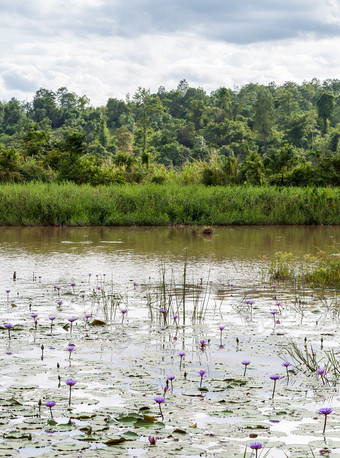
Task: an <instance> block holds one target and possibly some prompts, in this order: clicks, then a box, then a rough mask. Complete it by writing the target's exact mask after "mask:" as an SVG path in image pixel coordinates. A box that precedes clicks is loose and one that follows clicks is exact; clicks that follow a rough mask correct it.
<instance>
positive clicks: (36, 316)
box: [31, 313, 38, 329]
mask: <svg viewBox="0 0 340 458" xmlns="http://www.w3.org/2000/svg"><path fill="white" fill-rule="evenodd" d="M31 317H32V318H33V319H34V328H35V329H37V326H38V320H37V318H38V314H37V313H32V314H31Z"/></svg>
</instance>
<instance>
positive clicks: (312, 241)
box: [0, 226, 340, 288]
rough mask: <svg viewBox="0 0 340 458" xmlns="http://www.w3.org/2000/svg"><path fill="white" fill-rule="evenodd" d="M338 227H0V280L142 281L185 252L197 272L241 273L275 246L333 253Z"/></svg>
mask: <svg viewBox="0 0 340 458" xmlns="http://www.w3.org/2000/svg"><path fill="white" fill-rule="evenodd" d="M339 246H340V226H331V227H322V226H315V227H313V226H272V227H268V226H265V227H227V228H217V229H216V230H215V232H214V235H213V236H212V237H209V238H205V237H202V235H201V234H200V231H199V230H198V229H193V228H172V227H152V228H124V227H123V228H122V227H119V228H116V227H113V228H108V227H90V228H51V227H24V228H21V227H2V228H1V229H0V266H1V267H0V272H2V274H1V276H0V285H2V286H3V287H5V288H6V287H7V286H9V281H10V280H11V278H12V274H13V272H14V271H16V272H17V276H18V278H20V277H23V276H27V275H31V274H32V272H35V273H36V274H37V275H39V276H41V277H42V278H44V279H46V280H49V281H59V280H60V281H75V280H76V279H77V277H79V276H80V275H81V276H83V275H84V273H85V274H86V273H87V272H88V273H92V274H103V273H106V274H107V276H108V278H109V276H112V278H113V279H114V281H115V282H117V283H122V284H123V283H126V282H127V281H129V280H133V281H136V282H145V281H147V279H148V278H149V277H150V276H151V277H152V276H153V275H158V273H159V270H160V267H161V266H165V267H166V268H167V269H169V268H171V269H175V270H176V269H179V268H180V266H183V263H184V259H185V256H187V260H188V265H189V272H190V274H191V275H195V276H198V277H203V278H204V277H205V278H206V277H207V275H208V272H210V275H220V273H221V269H222V270H223V272H224V273H226V275H227V276H228V277H229V278H230V279H233V278H238V277H239V278H242V277H243V275H244V273H243V272H244V269H245V268H247V269H249V268H250V269H251V270H252V269H255V270H256V269H257V268H258V266H259V262H258V260H259V257H263V256H266V257H270V256H272V255H273V254H274V253H275V252H277V251H283V252H291V253H293V254H294V255H296V256H303V255H304V254H306V253H316V252H318V251H319V250H325V251H327V252H338V251H339Z"/></svg>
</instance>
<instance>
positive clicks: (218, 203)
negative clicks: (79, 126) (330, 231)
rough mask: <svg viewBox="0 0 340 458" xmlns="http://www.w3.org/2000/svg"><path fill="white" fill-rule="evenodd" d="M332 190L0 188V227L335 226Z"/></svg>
mask: <svg viewBox="0 0 340 458" xmlns="http://www.w3.org/2000/svg"><path fill="white" fill-rule="evenodd" d="M339 208H340V192H339V190H338V189H337V188H279V187H265V186H263V187H253V186H238V187H235V186H228V187H222V186H218V187H205V186H199V185H195V186H181V185H178V184H172V185H170V184H163V185H159V184H155V183H153V184H149V185H144V186H136V185H115V186H97V187H92V186H90V185H82V186H77V185H75V184H72V183H64V184H48V183H28V184H11V183H8V184H3V185H1V186H0V224H2V225H35V224H42V225H55V226H63V225H69V226H83V225H92V226H94V225H99V226H105V225H107V226H109V225H167V224H189V225H194V224H198V225H259V224H262V225H263V224H339V223H340V219H339V218H340V212H339Z"/></svg>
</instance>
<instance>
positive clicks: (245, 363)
mask: <svg viewBox="0 0 340 458" xmlns="http://www.w3.org/2000/svg"><path fill="white" fill-rule="evenodd" d="M241 364H243V365H244V372H243V377H245V376H246V372H247V367H248V366H249V364H250V361H247V360H246V361H242V362H241Z"/></svg>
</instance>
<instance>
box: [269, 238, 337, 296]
mask: <svg viewBox="0 0 340 458" xmlns="http://www.w3.org/2000/svg"><path fill="white" fill-rule="evenodd" d="M268 272H269V276H270V278H271V279H272V280H282V281H284V280H289V281H291V282H293V283H295V284H299V285H300V286H301V287H302V289H303V291H304V288H305V285H306V284H308V285H310V286H312V287H318V288H329V287H334V288H340V256H339V253H337V252H336V247H335V248H334V252H332V253H325V252H324V251H321V252H319V253H317V255H315V256H311V255H309V254H306V255H305V256H304V257H303V258H302V259H298V258H296V257H294V256H293V254H292V253H282V252H281V251H279V252H277V253H275V254H274V256H273V258H272V259H271V261H270V264H269V268H268Z"/></svg>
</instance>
